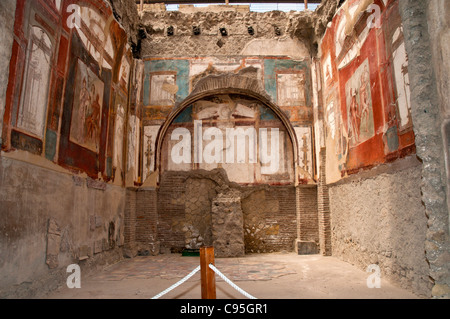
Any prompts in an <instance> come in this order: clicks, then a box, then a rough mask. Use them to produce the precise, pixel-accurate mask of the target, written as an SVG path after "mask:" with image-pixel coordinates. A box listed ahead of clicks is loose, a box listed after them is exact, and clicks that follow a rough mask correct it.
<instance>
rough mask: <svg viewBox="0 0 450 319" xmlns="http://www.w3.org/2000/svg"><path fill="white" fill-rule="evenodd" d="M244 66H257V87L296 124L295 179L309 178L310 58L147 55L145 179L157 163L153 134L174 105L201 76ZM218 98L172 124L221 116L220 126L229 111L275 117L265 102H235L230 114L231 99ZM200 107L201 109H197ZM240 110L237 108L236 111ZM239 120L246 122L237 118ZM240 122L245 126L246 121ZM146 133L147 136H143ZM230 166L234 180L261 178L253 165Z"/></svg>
mask: <svg viewBox="0 0 450 319" xmlns="http://www.w3.org/2000/svg"><path fill="white" fill-rule="evenodd" d="M247 67H252V68H254V69H255V70H256V76H257V78H258V79H260V81H261V86H262V87H264V88H265V89H266V91H267V93H268V94H269V96H270V97H271V98H272V100H273V101H274V103H275V104H277V105H278V106H279V107H280V109H281V110H283V111H284V112H285V114H286V116H287V117H288V118H289V119H290V120H291V122H292V124H293V126H294V127H295V128H296V132H298V134H297V135H298V136H297V139H298V145H299V150H298V154H299V159H298V160H297V161H298V162H299V163H300V162H301V163H302V164H301V168H300V170H299V176H298V178H299V180H300V182H302V183H308V182H313V179H314V169H315V165H314V159H313V147H312V132H311V126H312V121H313V111H312V93H311V91H312V90H311V79H310V76H311V75H310V70H309V63H308V62H307V61H294V60H291V59H288V58H283V57H281V58H274V57H270V58H266V57H229V58H218V57H202V58H179V59H173V60H171V59H148V60H146V61H145V74H144V85H143V86H144V87H143V90H144V97H143V101H144V116H143V121H144V140H143V151H142V153H143V156H144V161H143V165H144V168H143V170H144V171H145V172H146V173H145V174H144V180H145V178H148V177H149V174H150V173H151V172H152V167H153V168H154V167H156V166H155V163H153V162H152V161H154V156H153V152H154V147H155V145H154V140H153V136H154V135H155V134H156V132H157V131H158V128H159V127H160V125H161V124H162V123H163V122H164V120H165V119H166V118H167V116H168V115H169V113H170V112H171V111H172V110H173V109H174V107H175V105H176V104H177V103H179V102H181V101H183V99H184V98H186V97H187V96H188V94H189V92H191V91H192V90H193V88H194V87H195V85H196V83H197V81H198V80H200V79H201V78H203V77H205V76H208V75H210V74H213V75H218V74H225V73H237V72H239V71H240V70H241V69H243V68H247ZM220 99H225V102H224V101H222V102H221V103H218V102H217V101H216V102H215V104H214V103H213V102H212V101H199V102H198V103H196V104H195V105H193V106H191V107H190V108H188V109H187V110H186V111H185V112H182V113H181V114H180V115H179V116H178V118H177V119H175V121H174V123H175V124H177V125H180V124H181V123H192V119H193V118H194V119H201V120H205V121H210V120H211V119H214V121H219V122H217V125H218V126H221V125H227V124H226V123H227V122H226V121H225V120H230V119H229V118H228V119H227V117H229V116H231V119H232V120H233V119H234V116H237V117H238V118H239V120H240V121H244V122H245V120H244V119H245V118H247V121H248V120H250V122H252V121H255V116H256V115H255V114H258V121H278V118H277V117H276V116H275V115H274V113H273V112H272V111H271V110H270V109H269V108H267V107H263V106H259V107H257V108H256V107H255V106H253V107H250V108H249V107H244V106H243V105H241V106H239V104H238V107H237V108H236V109H234V111H233V112H234V113H230V110H229V109H228V108H227V105H234V104H233V103H231V102H230V101H229V98H228V99H227V98H226V97H221V98H220ZM202 103H206V105H208V107H203V108H202V107H201V105H202ZM228 103H231V104H228ZM200 109H201V111H199V110H200ZM239 112H241V113H240V114H239ZM255 112H257V113H255ZM221 121H225V122H221ZM183 125H184V124H183ZM239 125H244V124H243V123H240V124H239ZM252 125H253V124H252ZM244 127H246V126H245V125H244ZM203 129H205V127H203ZM145 132H152V133H145ZM282 134H283V135H286V133H285V132H282ZM147 135H148V136H151V137H147ZM286 138H287V135H286V136H283V139H284V140H286ZM169 143H170V142H169ZM282 146H283V147H285V144H284V143H282ZM289 147H291V146H289ZM285 151H286V150H285V149H283V150H280V154H285ZM149 156H153V157H149ZM225 166H226V163H225V164H223V165H222V167H225ZM214 167H217V165H206V164H205V163H203V164H202V168H204V169H212V168H214ZM166 169H175V167H172V166H171V164H170V163H167V166H166ZM176 169H181V170H189V169H192V166H190V165H184V166H183V165H181V166H180V165H178V166H177V167H176ZM284 169H285V171H284V172H283V173H281V175H283V174H285V173H286V172H287V171H288V169H287V168H284ZM286 169H287V170H286ZM229 171H230V174H234V175H235V177H233V178H235V180H240V181H241V182H245V183H247V182H248V183H253V182H255V181H257V180H258V178H259V177H258V178H257V179H255V174H256V172H255V169H254V168H253V167H251V168H249V169H247V170H243V171H240V170H237V171H236V172H237V173H236V172H233V171H232V170H229ZM286 176H287V175H286ZM291 177H292V176H290V177H289V178H291ZM283 178H284V177H283ZM283 178H282V179H283ZM289 178H287V179H286V178H284V180H286V181H287V180H289Z"/></svg>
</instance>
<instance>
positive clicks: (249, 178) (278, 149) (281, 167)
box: [162, 94, 294, 184]
mask: <svg viewBox="0 0 450 319" xmlns="http://www.w3.org/2000/svg"><path fill="white" fill-rule="evenodd" d="M269 113H270V114H271V115H272V116H273V118H274V119H270V120H264V119H263V117H262V114H265V115H266V116H267V114H269ZM177 128H185V129H188V130H189V132H190V138H189V140H188V141H185V140H184V139H183V140H181V139H180V138H178V139H177V138H176V136H175V138H173V139H172V132H173V131H174V130H175V129H177ZM260 129H263V130H266V131H267V135H266V136H267V139H263V140H261V134H266V133H264V132H263V133H262V131H261V130H260ZM180 142H187V144H186V145H187V146H188V147H187V148H186V149H184V150H188V149H189V150H192V154H189V159H190V160H188V161H183V162H178V161H177V160H174V157H173V155H172V152H173V150H174V149H175V148H176V147H177V145H180ZM262 143H266V144H264V145H262ZM264 146H266V147H267V150H266V151H264V152H265V154H267V155H268V157H267V158H270V160H266V161H264V160H262V157H261V152H263V151H262V150H261V147H264ZM184 150H183V151H184ZM189 152H190V151H189ZM162 160H163V164H162V170H163V171H164V170H171V171H188V170H191V169H204V170H213V169H216V168H223V169H225V171H226V172H227V174H228V178H229V179H230V181H233V182H236V183H241V184H259V183H269V184H270V183H276V184H279V183H282V184H283V183H292V182H293V181H294V167H293V163H294V161H293V149H292V142H291V141H290V138H289V136H288V133H287V131H286V130H285V128H284V126H283V124H282V123H281V121H280V120H275V115H274V114H273V113H272V111H271V110H270V109H268V107H267V106H265V105H263V104H262V103H261V102H259V101H258V100H255V99H253V98H249V97H246V96H242V95H236V94H221V95H214V96H210V97H206V98H204V99H202V100H199V101H197V102H195V103H194V104H193V105H192V106H191V107H188V108H186V109H185V110H184V111H183V112H182V113H180V114H179V116H178V117H177V118H176V119H175V120H174V123H173V125H172V127H171V128H170V129H169V132H168V134H167V135H166V138H165V140H164V144H163V159H162Z"/></svg>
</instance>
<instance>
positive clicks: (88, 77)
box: [70, 61, 104, 152]
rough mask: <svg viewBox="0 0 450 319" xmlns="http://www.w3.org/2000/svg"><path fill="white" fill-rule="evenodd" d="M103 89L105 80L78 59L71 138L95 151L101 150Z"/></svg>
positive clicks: (74, 141) (72, 140)
mask: <svg viewBox="0 0 450 319" xmlns="http://www.w3.org/2000/svg"><path fill="white" fill-rule="evenodd" d="M103 90H104V84H103V82H102V81H101V80H100V79H99V78H98V77H97V76H96V75H95V74H94V73H93V72H92V71H91V70H90V69H89V68H88V67H87V66H86V65H85V64H84V63H82V62H81V61H78V68H77V74H76V78H75V92H74V101H73V111H72V120H71V126H70V140H71V142H73V143H77V144H78V145H80V146H83V147H86V148H88V149H90V150H92V151H94V152H98V150H99V143H100V126H101V116H100V114H101V110H102V104H103Z"/></svg>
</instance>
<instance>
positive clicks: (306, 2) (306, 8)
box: [305, 0, 308, 10]
mask: <svg viewBox="0 0 450 319" xmlns="http://www.w3.org/2000/svg"><path fill="white" fill-rule="evenodd" d="M305 10H308V0H305Z"/></svg>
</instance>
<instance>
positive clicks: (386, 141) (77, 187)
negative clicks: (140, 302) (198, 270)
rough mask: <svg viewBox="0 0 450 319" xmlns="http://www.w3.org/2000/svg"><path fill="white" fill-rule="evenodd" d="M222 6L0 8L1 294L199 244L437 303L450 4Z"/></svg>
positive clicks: (370, 1)
mask: <svg viewBox="0 0 450 319" xmlns="http://www.w3.org/2000/svg"><path fill="white" fill-rule="evenodd" d="M235 2H237V1H229V2H228V1H227V3H223V4H216V5H214V6H209V7H207V6H194V5H192V2H188V1H168V2H166V3H165V4H164V3H158V1H147V0H145V1H139V0H138V1H136V0H84V1H75V0H2V1H0V17H1V18H0V24H1V35H0V39H1V41H0V55H1V58H0V119H1V121H0V132H1V135H0V142H1V155H0V297H2V298H34V297H39V296H42V295H43V294H44V293H48V292H50V291H51V290H52V289H55V288H56V287H57V286H58V285H61V284H64V283H65V278H66V277H67V266H68V265H70V264H78V265H79V266H80V267H81V269H82V270H83V271H84V270H86V271H87V270H88V269H98V267H99V266H102V265H110V264H113V263H116V262H118V261H121V260H123V259H133V258H136V257H138V256H149V257H150V256H156V255H160V254H180V253H182V252H183V251H184V250H186V249H190V250H192V251H195V250H196V249H199V248H200V247H202V246H213V247H214V248H215V254H216V257H217V258H222V257H226V258H231V257H243V256H249V255H253V254H270V253H277V252H281V251H287V252H291V253H294V254H296V255H311V254H313V255H318V256H320V257H321V258H331V257H333V258H338V259H340V260H342V261H345V262H347V263H350V264H352V265H354V266H356V267H358V268H359V269H362V270H365V269H366V267H367V265H369V264H376V265H378V266H379V267H380V269H381V272H382V274H383V276H385V278H388V279H389V280H390V281H391V282H393V283H394V284H396V285H398V286H399V287H401V288H403V289H406V290H408V291H410V292H411V293H413V294H415V295H417V296H419V297H421V298H448V297H449V296H450V273H449V268H450V267H449V265H450V249H449V248H450V240H449V204H450V201H448V199H447V197H448V190H449V181H450V163H449V148H450V125H449V123H450V103H449V97H450V91H449V90H450V78H449V70H450V64H449V63H448V61H449V60H450V45H449V43H450V29H449V21H450V2H449V1H447V0H425V1H416V0H345V1H344V0H341V1H339V0H322V1H320V0H316V1H305V4H303V0H300V1H297V2H300V3H301V4H300V5H301V9H299V10H291V11H289V10H284V11H283V10H273V11H264V12H258V11H255V10H252V9H251V8H252V6H251V3H252V2H251V1H250V2H249V3H246V4H241V5H238V4H237V3H235ZM254 2H258V1H254ZM260 2H264V1H260ZM266 2H267V1H266ZM293 2H294V1H281V2H280V3H284V4H286V5H288V4H289V3H291V5H292V4H293ZM170 4H178V6H177V7H176V9H174V10H172V9H169V5H170ZM304 6H307V7H308V8H306V9H305V8H304ZM297 7H298V6H297ZM281 256H282V255H281ZM281 258H282V257H281ZM96 267H97V268H96Z"/></svg>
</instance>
